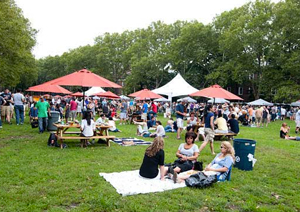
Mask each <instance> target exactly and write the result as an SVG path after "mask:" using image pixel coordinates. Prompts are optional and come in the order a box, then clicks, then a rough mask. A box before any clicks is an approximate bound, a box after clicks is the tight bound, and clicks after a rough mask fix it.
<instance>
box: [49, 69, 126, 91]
mask: <svg viewBox="0 0 300 212" xmlns="http://www.w3.org/2000/svg"><path fill="white" fill-rule="evenodd" d="M48 83H50V84H53V85H66V86H81V87H93V86H98V87H104V88H105V87H109V88H122V86H120V85H118V84H116V83H114V82H111V81H109V80H108V79H105V78H103V77H100V76H99V75H97V74H94V73H93V72H91V71H89V70H87V69H82V70H80V71H76V72H74V73H71V74H68V75H66V76H63V77H59V78H57V79H54V80H51V81H49V82H48Z"/></svg>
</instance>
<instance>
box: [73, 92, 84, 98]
mask: <svg viewBox="0 0 300 212" xmlns="http://www.w3.org/2000/svg"><path fill="white" fill-rule="evenodd" d="M71 96H80V97H83V93H80V92H76V93H72V94H71Z"/></svg>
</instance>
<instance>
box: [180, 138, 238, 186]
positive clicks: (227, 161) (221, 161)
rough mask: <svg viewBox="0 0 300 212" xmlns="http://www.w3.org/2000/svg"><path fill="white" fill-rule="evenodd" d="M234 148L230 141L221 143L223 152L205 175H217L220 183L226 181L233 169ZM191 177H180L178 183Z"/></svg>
mask: <svg viewBox="0 0 300 212" xmlns="http://www.w3.org/2000/svg"><path fill="white" fill-rule="evenodd" d="M234 154H235V152H234V148H233V147H232V145H231V143H229V142H228V141H223V142H222V143H221V152H220V153H219V154H217V155H216V157H215V158H214V159H213V161H212V162H211V163H210V164H208V166H207V167H206V168H205V170H204V171H203V172H204V174H205V175H216V176H217V180H218V181H224V180H225V179H226V177H227V175H228V173H229V171H230V168H231V167H232V165H233V163H234V161H235V156H234ZM189 177H190V175H184V176H179V177H178V181H177V182H181V181H183V180H185V179H187V178H189Z"/></svg>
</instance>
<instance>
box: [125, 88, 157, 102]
mask: <svg viewBox="0 0 300 212" xmlns="http://www.w3.org/2000/svg"><path fill="white" fill-rule="evenodd" d="M128 96H131V97H136V98H138V99H139V100H145V99H159V98H162V96H161V95H159V94H156V93H154V92H152V91H150V90H148V89H143V90H140V91H137V92H135V93H132V94H129V95H128Z"/></svg>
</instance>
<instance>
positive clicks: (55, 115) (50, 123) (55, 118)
mask: <svg viewBox="0 0 300 212" xmlns="http://www.w3.org/2000/svg"><path fill="white" fill-rule="evenodd" d="M50 114H51V117H50V116H49V117H48V127H47V129H48V131H55V130H57V127H55V126H54V125H53V124H54V123H55V122H57V121H58V120H59V112H58V111H50Z"/></svg>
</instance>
